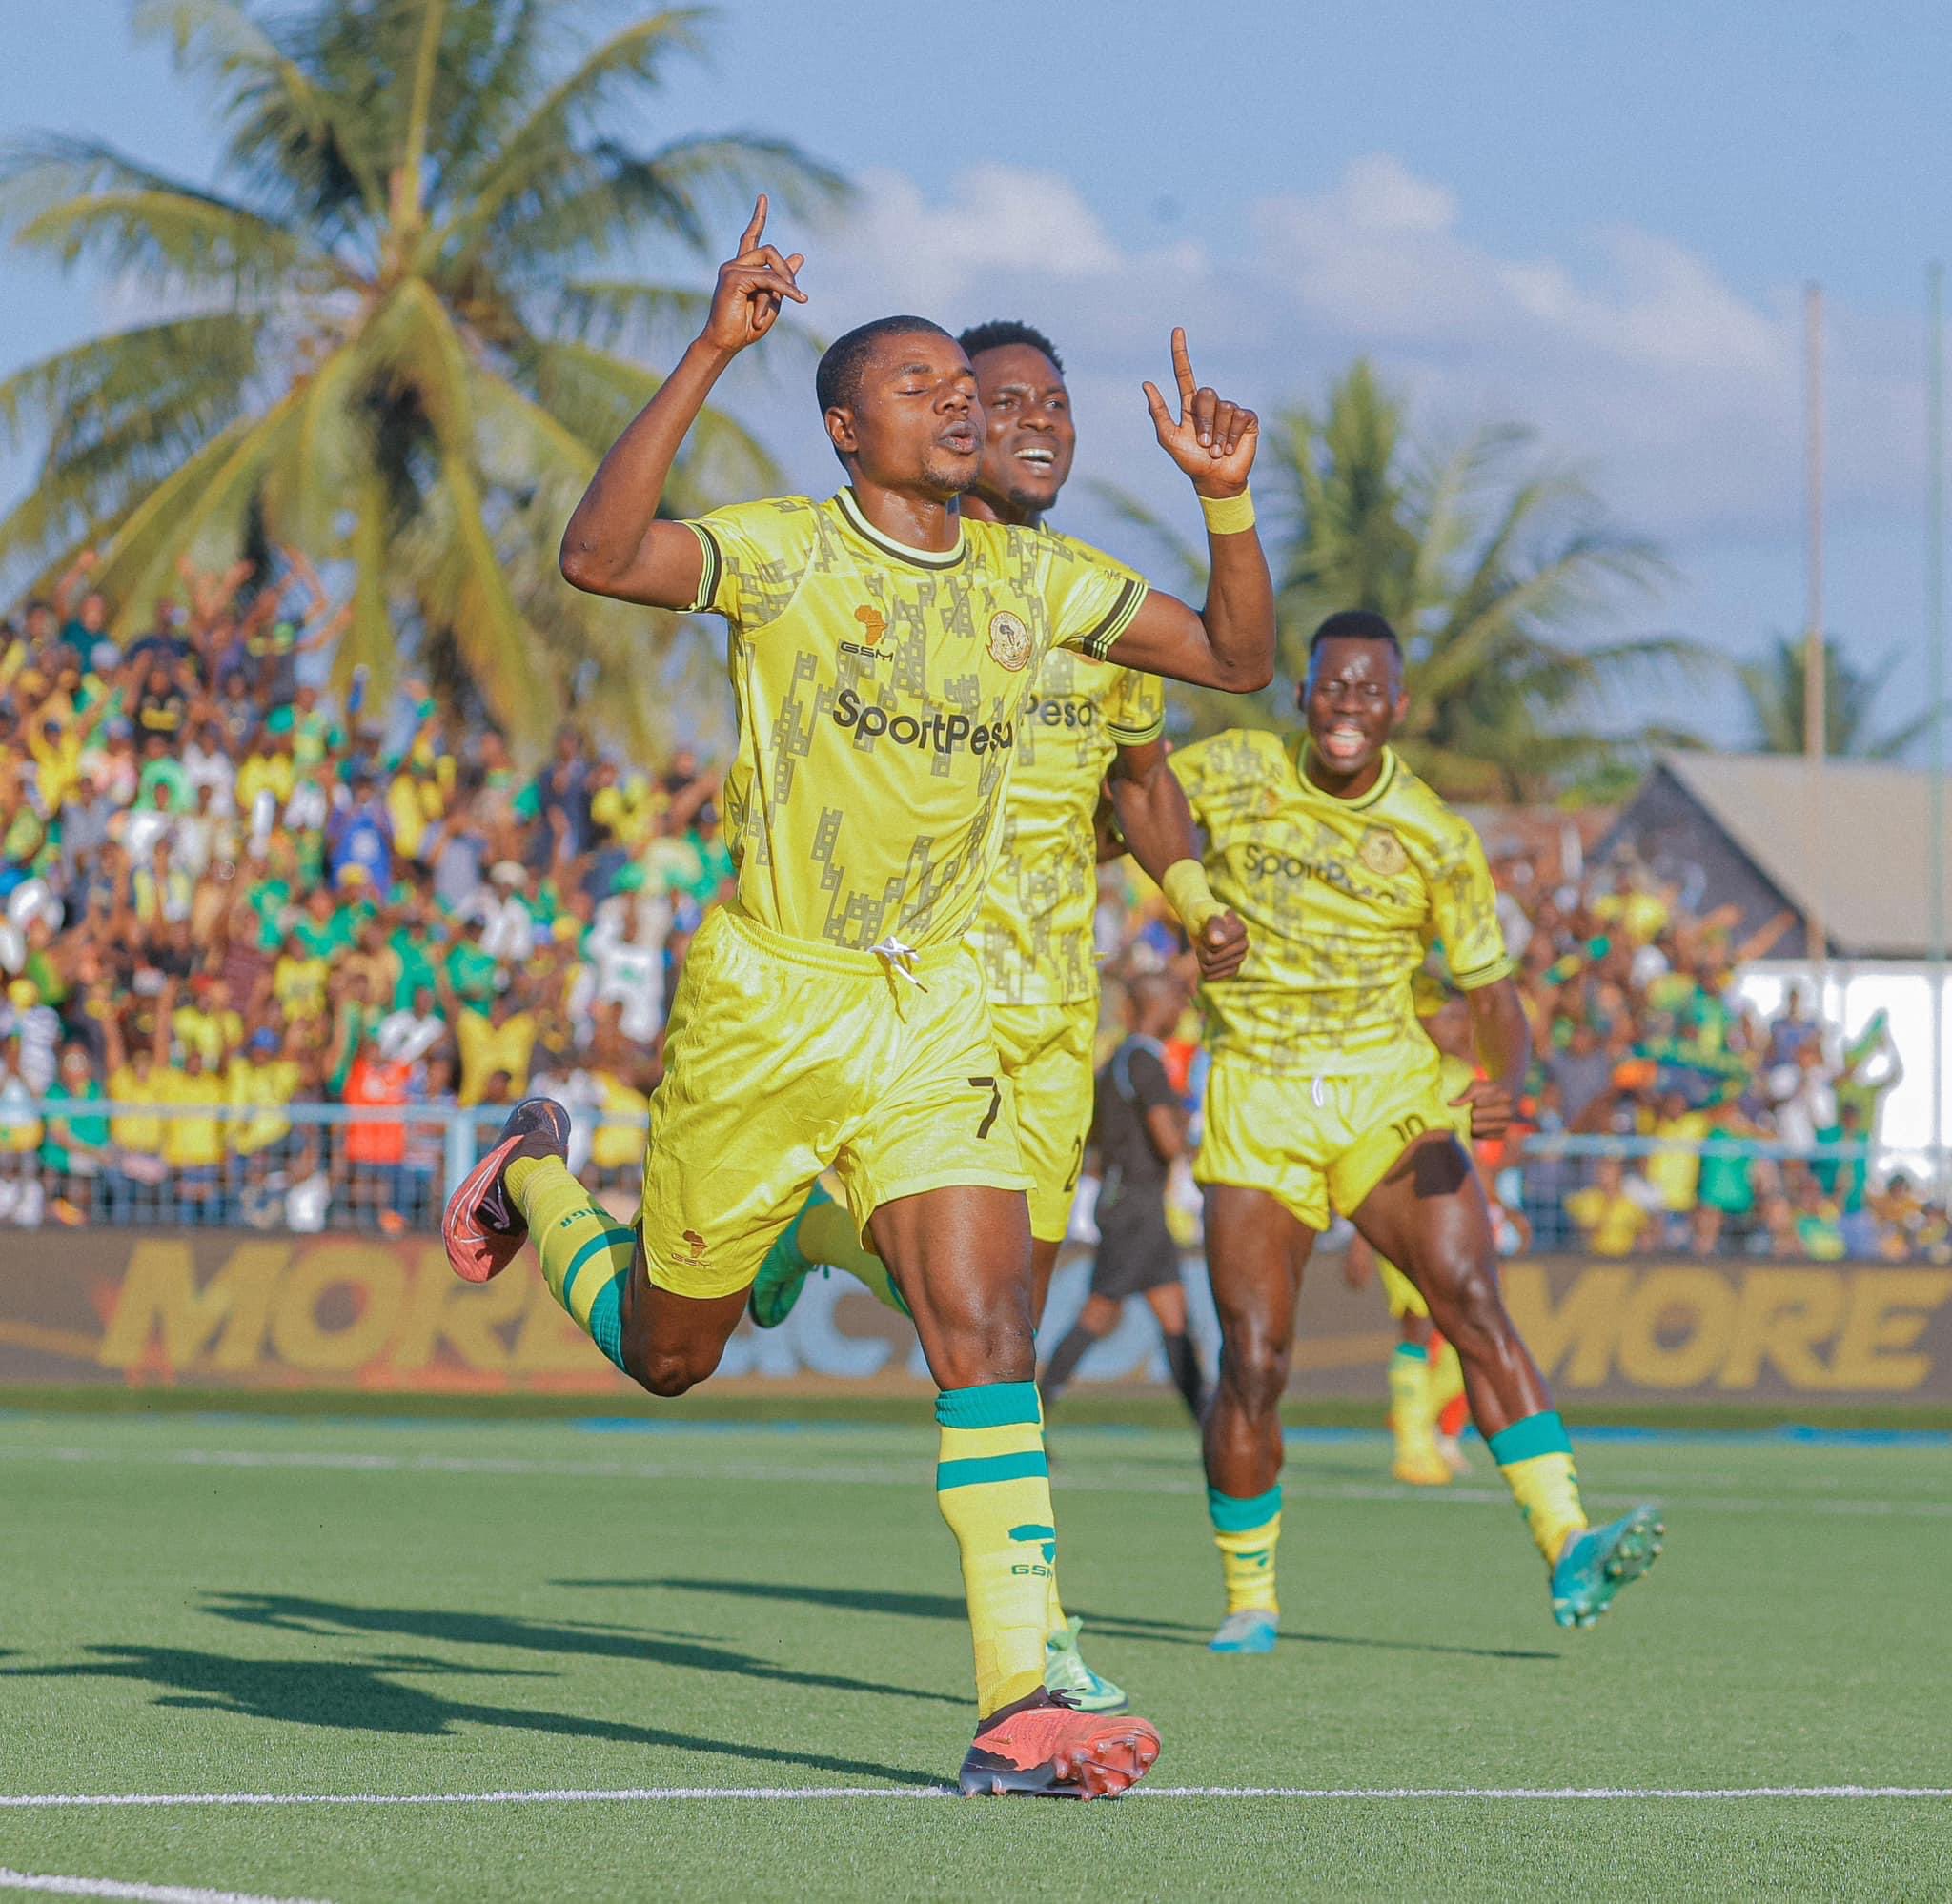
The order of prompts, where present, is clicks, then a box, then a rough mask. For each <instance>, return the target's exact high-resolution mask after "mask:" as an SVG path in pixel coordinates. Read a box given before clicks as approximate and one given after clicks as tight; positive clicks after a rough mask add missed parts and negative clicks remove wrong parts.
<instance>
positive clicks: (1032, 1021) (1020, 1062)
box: [989, 999, 1098, 1243]
mask: <svg viewBox="0 0 1952 1904" xmlns="http://www.w3.org/2000/svg"><path fill="white" fill-rule="evenodd" d="M989 1016H990V1019H991V1021H992V1022H993V1023H994V1024H995V1026H996V1055H997V1057H998V1059H999V1060H1000V1061H1001V1063H1002V1064H1003V1068H1004V1075H1005V1076H1006V1077H1007V1078H1008V1079H1009V1081H1010V1085H1011V1089H1012V1094H1013V1096H1014V1097H1015V1100H1016V1106H1017V1148H1018V1150H1019V1152H1020V1153H1021V1154H1022V1156H1023V1160H1024V1168H1025V1169H1026V1170H1027V1171H1028V1172H1029V1176H1030V1234H1031V1235H1032V1236H1036V1237H1041V1238H1043V1239H1044V1241H1045V1242H1047V1243H1062V1242H1063V1241H1064V1236H1065V1232H1066V1230H1067V1229H1068V1228H1069V1227H1070V1220H1071V1200H1072V1198H1073V1197H1075V1196H1076V1195H1077V1190H1078V1175H1079V1172H1080V1171H1081V1170H1082V1169H1083V1168H1084V1163H1085V1140H1086V1138H1087V1137H1088V1136H1089V1134H1090V1130H1091V1091H1092V1072H1091V1057H1092V1041H1093V1037H1094V1034H1095V1033H1096V1030H1097V1025H1098V1002H1097V1000H1095V999H1085V1000H1080V1001H1077V1002H1074V1003H1070V1004H1037V1005H1019V1004H992V1005H991V1006H990V1007H989Z"/></svg>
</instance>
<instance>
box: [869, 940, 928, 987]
mask: <svg viewBox="0 0 1952 1904" xmlns="http://www.w3.org/2000/svg"><path fill="white" fill-rule="evenodd" d="M867 949H868V950H869V951H870V952H872V953H873V954H874V955H875V956H876V957H877V958H878V959H884V960H885V961H886V962H887V967H888V970H889V971H891V972H899V973H901V975H902V976H903V978H905V979H906V980H907V982H909V983H910V984H911V985H913V986H914V987H915V989H916V990H917V991H918V992H925V991H926V990H927V989H928V987H927V986H926V985H925V984H924V983H923V982H922V981H921V980H920V979H918V978H917V977H916V976H915V962H916V960H917V959H919V958H920V957H921V956H922V955H921V954H920V953H919V952H918V951H916V949H915V948H914V946H912V945H904V944H903V943H902V942H901V941H900V940H899V939H897V938H896V937H895V935H894V934H893V933H892V932H891V933H889V934H888V935H887V937H886V938H885V939H884V940H883V941H882V942H881V943H880V944H879V945H870V946H869V947H868V948H867Z"/></svg>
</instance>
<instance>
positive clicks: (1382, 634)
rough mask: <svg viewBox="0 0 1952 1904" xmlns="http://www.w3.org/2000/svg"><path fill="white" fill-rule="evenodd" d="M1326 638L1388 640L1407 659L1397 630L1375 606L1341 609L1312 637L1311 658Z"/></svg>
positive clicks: (1398, 656) (1397, 656)
mask: <svg viewBox="0 0 1952 1904" xmlns="http://www.w3.org/2000/svg"><path fill="white" fill-rule="evenodd" d="M1324 641H1387V642H1388V643H1389V644H1390V646H1391V647H1393V649H1394V650H1395V651H1396V658H1397V659H1398V660H1399V661H1400V660H1401V659H1402V658H1403V644H1402V642H1401V641H1399V640H1398V639H1397V638H1396V631H1395V630H1394V629H1393V628H1392V627H1391V626H1390V624H1389V622H1388V621H1387V620H1385V619H1384V618H1383V617H1382V616H1380V615H1378V614H1377V613H1376V612H1375V610H1374V609H1372V608H1338V609H1337V610H1336V611H1335V613H1334V614H1333V615H1332V616H1330V617H1329V618H1328V619H1327V620H1326V621H1324V622H1323V623H1322V625H1321V626H1320V627H1319V628H1317V629H1316V630H1315V632H1314V633H1313V635H1311V637H1310V638H1309V644H1308V652H1309V658H1310V659H1311V660H1312V659H1313V658H1314V656H1315V653H1316V651H1317V650H1318V649H1319V648H1320V647H1321V645H1322V643H1323V642H1324Z"/></svg>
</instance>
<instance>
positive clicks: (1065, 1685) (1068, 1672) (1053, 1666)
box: [1044, 1618, 1130, 1712]
mask: <svg viewBox="0 0 1952 1904" xmlns="http://www.w3.org/2000/svg"><path fill="white" fill-rule="evenodd" d="M1084 1624H1085V1623H1084V1621H1082V1620H1080V1619H1076V1618H1073V1619H1071V1620H1069V1621H1068V1622H1067V1623H1066V1624H1065V1625H1064V1626H1062V1627H1060V1628H1059V1629H1058V1630H1057V1631H1055V1632H1054V1633H1051V1634H1049V1635H1047V1637H1046V1639H1045V1642H1044V1690H1045V1691H1047V1692H1065V1693H1068V1694H1069V1695H1070V1703H1071V1704H1072V1705H1073V1706H1075V1707H1076V1708H1077V1709H1078V1711H1079V1712H1124V1711H1125V1710H1126V1708H1127V1707H1128V1705H1129V1704H1130V1701H1129V1700H1128V1699H1127V1698H1126V1696H1125V1693H1124V1692H1123V1691H1120V1689H1119V1688H1118V1687H1116V1686H1114V1685H1113V1684H1112V1683H1111V1681H1110V1680H1108V1679H1107V1678H1106V1677H1105V1676H1104V1675H1103V1674H1102V1673H1097V1672H1093V1671H1091V1669H1090V1668H1089V1667H1088V1666H1087V1665H1086V1664H1085V1656H1084V1654H1083V1653H1081V1652H1080V1651H1078V1630H1079V1629H1080V1628H1081V1627H1082V1626H1083V1625H1084Z"/></svg>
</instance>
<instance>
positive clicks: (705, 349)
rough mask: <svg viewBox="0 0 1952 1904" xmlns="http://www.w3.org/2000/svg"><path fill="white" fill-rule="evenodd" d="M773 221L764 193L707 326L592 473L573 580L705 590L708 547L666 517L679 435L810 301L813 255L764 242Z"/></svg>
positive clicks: (606, 589) (572, 535)
mask: <svg viewBox="0 0 1952 1904" xmlns="http://www.w3.org/2000/svg"><path fill="white" fill-rule="evenodd" d="M765 227H766V201H765V198H764V196H763V194H762V196H761V198H760V201H759V203H758V204H757V205H756V206H755V207H754V208H753V213H752V217H751V218H750V220H749V221H748V222H747V224H746V227H745V234H744V236H743V237H742V238H741V239H740V241H739V254H738V256H737V257H734V258H731V259H729V260H728V261H727V262H726V263H724V264H722V265H721V266H720V267H719V281H718V284H717V286H716V287H715V288H714V290H713V292H712V307H711V310H710V312H709V313H708V314H707V315H706V317H705V327H704V329H703V330H702V331H701V332H700V333H699V334H698V337H697V338H696V340H695V341H694V342H693V343H692V344H691V345H689V346H688V347H687V349H686V350H685V353H684V354H683V356H681V358H680V359H679V360H678V367H677V369H675V370H674V371H673V372H672V373H671V375H669V376H668V377H666V378H665V379H664V382H663V384H662V385H661V388H660V389H659V391H658V394H657V395H655V396H654V397H652V398H651V400H650V401H649V402H648V403H647V404H645V405H644V407H643V408H642V410H641V411H640V412H639V413H638V414H637V415H636V416H635V417H634V418H632V420H631V423H630V426H629V428H627V429H626V430H625V431H624V433H623V435H620V437H618V439H617V441H616V442H615V443H614V444H613V445H612V446H611V449H610V454H609V455H608V456H605V457H604V458H603V460H602V462H601V463H600V464H599V465H598V467H597V474H596V475H595V476H592V477H591V478H590V486H589V488H588V489H586V490H585V491H584V492H583V499H582V500H581V501H580V502H579V503H578V504H577V506H576V512H575V514H574V515H572V516H571V517H570V518H569V527H568V528H567V529H565V530H564V531H563V532H562V554H561V557H560V564H561V568H562V578H563V580H564V581H566V582H568V583H570V584H571V586H573V587H575V588H580V589H582V590H584V591H585V592H586V593H588V594H590V595H608V596H614V597H616V598H617V599H618V600H620V601H641V602H643V603H645V604H647V605H648V606H650V607H652V608H689V607H690V606H691V604H692V603H693V602H694V601H695V600H697V598H698V587H699V581H700V578H701V577H702V573H703V568H704V552H703V551H702V549H701V548H700V546H699V540H698V537H696V536H694V535H693V534H692V533H691V531H690V530H688V529H685V528H682V527H681V526H680V525H679V524H677V523H675V522H660V521H659V520H658V504H659V502H660V501H661V498H662V496H663V494H664V483H665V479H666V478H667V477H668V476H670V474H671V464H672V462H673V460H674V459H675V458H676V456H677V455H678V449H679V445H680V444H681V443H682V442H683V441H684V436H685V433H686V432H687V431H688V430H689V429H690V428H691V426H692V425H693V423H695V422H696V421H697V420H698V414H699V412H700V411H701V410H702V409H703V408H704V405H705V398H706V397H708V396H709V395H711V393H712V386H713V385H714V384H715V383H717V382H718V380H719V378H720V376H721V375H722V374H723V372H724V369H725V366H726V365H727V364H729V363H730V362H731V361H732V359H733V358H734V357H736V356H737V355H738V354H739V353H740V352H741V351H742V350H744V349H746V348H747V346H749V345H752V344H756V343H758V342H759V340H760V339H761V338H762V337H763V336H764V335H765V334H766V333H767V332H768V331H770V330H771V329H772V328H773V326H774V325H775V324H776V323H778V322H779V317H780V310H781V307H782V305H783V303H784V301H785V300H786V299H787V298H789V297H790V298H792V299H793V301H794V302H795V303H796V304H804V303H805V302H806V294H805V293H804V292H803V291H802V290H801V289H800V286H799V284H798V282H797V281H796V278H795V273H797V272H798V271H799V270H800V267H801V266H802V265H803V263H805V259H804V258H803V256H802V255H801V254H800V253H798V252H795V253H793V255H792V256H791V257H783V256H782V255H781V253H779V251H778V250H777V249H776V248H775V247H773V246H772V245H768V244H763V243H762V242H761V237H762V235H763V233H764V231H765Z"/></svg>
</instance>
